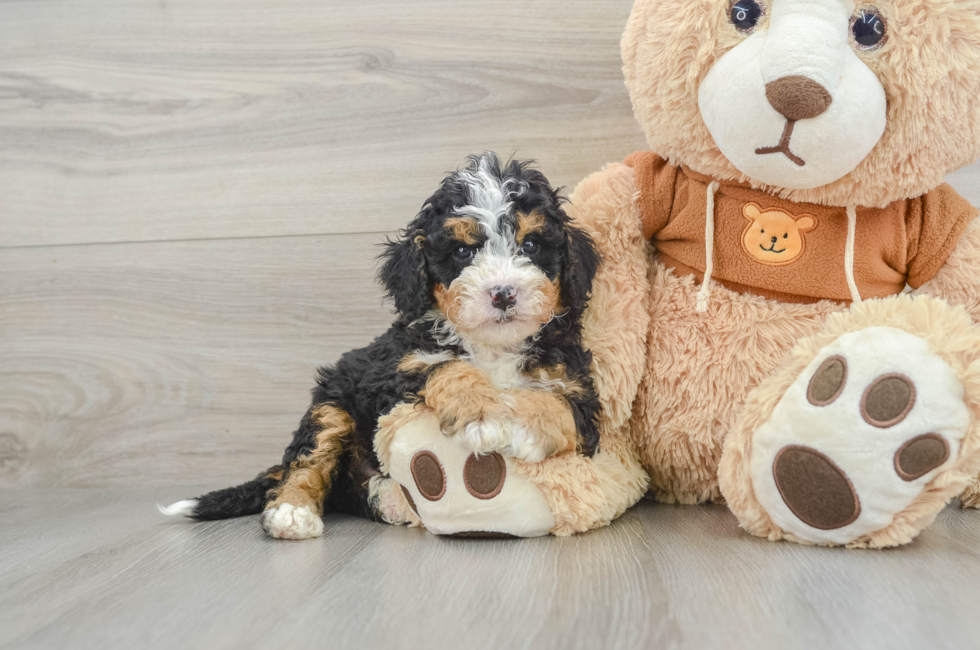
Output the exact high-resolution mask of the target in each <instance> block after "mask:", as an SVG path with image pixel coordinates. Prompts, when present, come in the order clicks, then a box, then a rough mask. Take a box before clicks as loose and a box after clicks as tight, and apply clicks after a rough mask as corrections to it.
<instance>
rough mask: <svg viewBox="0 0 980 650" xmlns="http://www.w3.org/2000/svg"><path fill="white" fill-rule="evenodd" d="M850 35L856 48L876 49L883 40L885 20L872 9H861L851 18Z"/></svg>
mask: <svg viewBox="0 0 980 650" xmlns="http://www.w3.org/2000/svg"><path fill="white" fill-rule="evenodd" d="M851 33H852V34H854V40H855V41H857V44H858V48H860V49H862V50H873V49H877V48H878V47H880V46H881V43H882V41H884V39H885V19H884V18H882V17H881V14H879V13H878V12H877V11H876V10H874V9H862V10H861V11H859V12H858V13H857V15H856V16H854V17H853V18H851Z"/></svg>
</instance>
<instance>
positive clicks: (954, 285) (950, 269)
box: [916, 219, 980, 323]
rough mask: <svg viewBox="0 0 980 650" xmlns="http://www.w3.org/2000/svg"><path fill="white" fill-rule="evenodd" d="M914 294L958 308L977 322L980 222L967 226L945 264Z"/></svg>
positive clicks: (979, 297) (979, 319)
mask: <svg viewBox="0 0 980 650" xmlns="http://www.w3.org/2000/svg"><path fill="white" fill-rule="evenodd" d="M916 293H924V294H927V295H930V296H935V297H937V298H942V299H944V300H946V301H947V302H949V303H950V304H954V305H960V306H962V307H964V308H965V309H966V310H967V312H969V314H970V317H971V318H973V320H974V322H978V323H980V219H975V220H974V221H973V222H972V223H970V225H969V226H967V229H966V230H965V231H964V232H963V234H962V235H961V236H960V239H959V241H958V242H957V244H956V247H955V248H954V249H953V251H952V253H950V255H949V257H948V258H947V260H946V264H944V265H943V267H942V268H941V269H940V270H939V272H938V273H936V275H935V276H934V277H933V278H932V279H931V280H929V282H926V283H925V284H924V285H922V287H920V288H919V289H918V290H917V291H916Z"/></svg>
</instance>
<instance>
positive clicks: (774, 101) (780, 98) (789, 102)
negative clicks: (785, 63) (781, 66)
mask: <svg viewBox="0 0 980 650" xmlns="http://www.w3.org/2000/svg"><path fill="white" fill-rule="evenodd" d="M766 99H768V100H769V103H770V104H771V105H772V107H773V108H775V109H776V110H777V111H778V112H779V113H780V114H781V115H782V116H783V117H785V118H786V119H787V120H793V121H795V120H807V119H810V118H811V117H816V116H818V115H821V114H823V113H824V112H825V111H826V110H827V109H828V108H829V107H830V103H831V102H832V101H834V98H833V97H831V96H830V93H829V92H827V89H826V88H824V87H823V86H821V85H820V84H818V83H817V82H816V81H814V80H813V79H810V78H809V77H804V76H802V75H790V76H788V77H782V78H780V79H776V80H775V81H770V82H769V83H767V84H766Z"/></svg>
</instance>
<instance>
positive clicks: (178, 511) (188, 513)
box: [157, 499, 197, 517]
mask: <svg viewBox="0 0 980 650" xmlns="http://www.w3.org/2000/svg"><path fill="white" fill-rule="evenodd" d="M196 508H197V499H186V500H184V501H178V502H177V503H172V504H170V505H169V506H166V507H164V506H161V505H160V504H159V503H158V504H157V510H159V511H160V514H163V515H167V516H168V517H178V516H180V515H183V516H184V517H193V516H194V510H195V509H196Z"/></svg>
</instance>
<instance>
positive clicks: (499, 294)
mask: <svg viewBox="0 0 980 650" xmlns="http://www.w3.org/2000/svg"><path fill="white" fill-rule="evenodd" d="M490 299H491V302H492V303H493V306H494V307H496V308H497V309H499V310H500V311H506V310H507V308H508V307H513V306H514V305H515V304H517V292H516V291H515V290H514V287H512V286H510V285H507V286H506V287H501V286H496V287H494V288H493V289H491V290H490Z"/></svg>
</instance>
